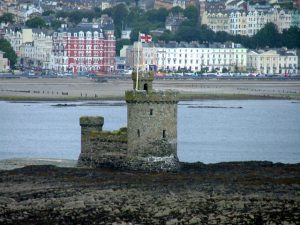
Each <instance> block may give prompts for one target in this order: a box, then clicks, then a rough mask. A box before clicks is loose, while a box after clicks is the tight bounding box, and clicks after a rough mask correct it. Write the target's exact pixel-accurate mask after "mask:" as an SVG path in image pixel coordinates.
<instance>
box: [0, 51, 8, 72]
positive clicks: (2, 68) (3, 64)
mask: <svg viewBox="0 0 300 225" xmlns="http://www.w3.org/2000/svg"><path fill="white" fill-rule="evenodd" d="M8 70H9V61H8V59H7V58H4V52H2V51H0V72H7V71H8Z"/></svg>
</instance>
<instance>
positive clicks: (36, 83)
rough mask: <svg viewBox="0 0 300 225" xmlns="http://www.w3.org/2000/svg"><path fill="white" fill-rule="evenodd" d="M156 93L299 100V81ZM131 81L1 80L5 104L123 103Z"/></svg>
mask: <svg viewBox="0 0 300 225" xmlns="http://www.w3.org/2000/svg"><path fill="white" fill-rule="evenodd" d="M153 85H154V88H155V89H157V90H166V89H173V90H177V91H179V92H180V98H181V99H182V100H184V99H187V100H188V99H263V98H266V99H274V98H277V99H300V81H291V80H235V79H232V80H155V81H154V84H153ZM128 89H132V81H131V80H121V79H116V80H107V82H96V81H94V80H92V79H89V78H77V79H71V78H69V79H68V78H50V79H49V78H48V79H47V78H37V79H28V78H21V79H1V80H0V99H2V100H84V99H89V100H91V99H102V100H110V99H119V100H122V99H124V92H125V91H126V90H128Z"/></svg>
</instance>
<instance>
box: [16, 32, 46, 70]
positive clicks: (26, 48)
mask: <svg viewBox="0 0 300 225" xmlns="http://www.w3.org/2000/svg"><path fill="white" fill-rule="evenodd" d="M32 40H33V41H32V42H24V43H23V44H22V45H21V46H20V61H21V65H23V66H25V67H26V66H34V67H38V68H40V69H51V56H52V35H50V34H46V33H44V32H43V31H41V30H36V31H35V30H33V32H32Z"/></svg>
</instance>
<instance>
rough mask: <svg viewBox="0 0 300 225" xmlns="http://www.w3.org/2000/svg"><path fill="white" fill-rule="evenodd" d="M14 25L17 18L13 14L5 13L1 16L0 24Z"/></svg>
mask: <svg viewBox="0 0 300 225" xmlns="http://www.w3.org/2000/svg"><path fill="white" fill-rule="evenodd" d="M1 22H4V23H14V22H15V16H14V14H12V13H4V14H3V15H2V16H0V23H1Z"/></svg>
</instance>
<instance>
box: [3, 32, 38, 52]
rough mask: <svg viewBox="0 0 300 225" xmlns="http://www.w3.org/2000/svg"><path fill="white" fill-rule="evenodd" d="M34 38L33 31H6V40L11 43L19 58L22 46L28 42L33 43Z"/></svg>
mask: <svg viewBox="0 0 300 225" xmlns="http://www.w3.org/2000/svg"><path fill="white" fill-rule="evenodd" d="M32 36H33V34H32V29H22V30H18V29H16V30H14V29H7V30H6V31H5V35H4V38H5V39H6V40H8V41H9V42H10V44H11V46H12V48H13V49H14V51H15V52H16V54H17V56H20V47H21V45H22V44H23V43H26V42H32V41H33V38H32Z"/></svg>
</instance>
